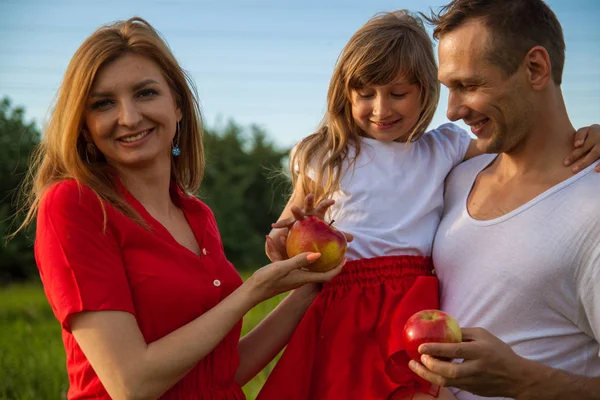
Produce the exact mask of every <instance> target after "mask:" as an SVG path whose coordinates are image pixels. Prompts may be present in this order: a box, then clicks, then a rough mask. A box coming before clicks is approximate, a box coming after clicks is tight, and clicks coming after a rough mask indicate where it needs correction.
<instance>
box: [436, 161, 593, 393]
mask: <svg viewBox="0 0 600 400" xmlns="http://www.w3.org/2000/svg"><path fill="white" fill-rule="evenodd" d="M495 157H496V156H495V155H483V156H480V157H476V158H474V159H472V160H469V161H467V162H465V163H462V164H461V165H460V166H458V167H457V168H455V169H454V171H453V172H452V173H451V174H450V176H449V177H448V180H447V184H446V195H445V202H446V208H445V212H444V217H443V219H442V222H441V224H440V227H439V230H438V232H437V235H436V238H435V242H434V248H433V261H434V265H435V269H436V272H437V275H438V278H439V280H440V289H441V299H440V300H441V308H442V310H444V311H446V312H448V313H450V314H451V315H453V316H454V317H455V318H456V319H457V320H458V322H459V324H460V325H461V326H463V327H482V328H485V329H487V330H488V331H490V332H491V333H492V334H494V335H496V336H498V337H499V338H500V339H501V340H503V341H504V342H506V343H507V344H509V345H510V346H511V347H512V349H513V350H514V351H515V352H516V353H517V354H519V355H521V356H523V357H525V358H528V359H530V360H533V361H536V362H539V363H542V364H545V365H547V366H550V367H553V368H557V369H561V370H564V371H568V372H571V373H573V374H578V375H582V376H588V377H597V376H600V358H599V356H600V354H599V345H598V343H599V341H600V175H598V174H596V173H595V172H594V171H593V168H594V166H590V167H588V168H587V169H585V170H584V171H582V172H580V173H578V174H576V175H574V176H573V177H571V178H570V179H568V180H566V181H563V182H561V183H560V184H558V185H556V186H554V187H553V188H551V189H549V190H547V191H546V192H544V193H542V194H540V195H539V196H537V197H536V198H535V199H533V200H531V201H530V202H528V203H526V204H524V205H522V206H521V207H519V208H517V209H516V210H514V211H512V212H509V213H508V214H506V215H504V216H502V217H499V218H496V219H493V220H488V221H478V220H475V219H473V218H471V216H470V215H469V214H468V212H467V209H466V204H467V197H468V194H469V193H470V190H471V188H472V185H473V183H474V181H475V178H476V177H477V175H478V174H479V172H480V171H481V170H483V169H484V168H485V167H486V166H487V165H489V163H491V162H492V161H493V160H494V158H495ZM596 164H597V163H596ZM456 397H457V398H458V399H459V400H466V399H469V400H472V399H480V397H478V396H475V395H472V394H470V393H466V392H463V391H457V392H456Z"/></svg>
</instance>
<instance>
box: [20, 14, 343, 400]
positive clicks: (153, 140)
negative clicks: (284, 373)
mask: <svg viewBox="0 0 600 400" xmlns="http://www.w3.org/2000/svg"><path fill="white" fill-rule="evenodd" d="M200 122H201V118H200V111H199V107H198V102H197V99H196V97H195V95H194V93H193V91H192V90H191V89H190V84H189V83H188V81H187V78H186V75H185V74H184V72H183V71H182V69H181V68H180V67H179V65H178V63H177V61H176V60H175V59H174V57H173V55H172V54H171V52H170V51H169V49H168V47H167V45H166V44H165V43H164V42H163V41H162V40H161V38H160V36H159V35H158V33H157V32H156V31H155V30H154V29H153V28H152V27H151V26H150V25H149V24H148V23H147V22H146V21H144V20H142V19H139V18H133V19H130V20H128V21H125V22H119V23H116V24H114V25H110V26H105V27H102V28H100V29H99V30H97V31H96V32H95V33H94V34H92V35H91V36H90V37H89V38H88V39H87V40H86V41H85V42H84V43H83V44H82V45H81V47H80V48H79V49H78V50H77V52H76V53H75V55H74V57H73V59H72V60H71V62H70V64H69V66H68V69H67V72H66V74H65V78H64V81H63V83H62V86H61V88H60V91H59V94H58V97H57V102H56V107H55V109H54V111H53V113H52V117H51V119H50V123H49V125H48V128H47V130H46V132H45V133H44V136H43V138H42V143H41V146H40V148H39V151H38V155H37V159H36V160H37V161H36V162H35V163H34V164H33V167H32V172H31V179H32V181H31V185H32V186H31V193H30V195H31V196H30V201H31V203H30V204H29V206H30V208H29V213H28V216H27V219H26V221H25V224H24V225H26V224H27V223H29V222H31V221H32V220H33V219H34V218H36V219H37V231H36V242H35V256H36V261H37V265H38V268H39V271H40V275H41V279H42V282H43V284H44V290H45V292H46V295H47V297H48V300H49V302H50V304H51V306H52V309H53V311H54V313H55V315H56V318H57V319H58V321H59V322H60V324H61V326H62V336H63V341H64V346H65V350H66V355H67V371H68V376H69V382H70V389H69V393H68V398H69V399H83V398H87V399H89V398H94V399H110V398H115V399H129V398H140V399H150V398H152V399H155V398H159V397H160V398H162V399H213V400H214V399H242V398H244V394H243V392H242V390H241V388H240V387H241V385H243V384H244V383H246V382H247V381H248V380H249V379H251V378H252V377H253V376H254V375H255V374H256V373H257V372H259V371H260V370H261V369H262V368H263V367H264V366H265V365H266V364H267V363H268V362H269V361H270V360H271V359H272V358H273V357H274V356H275V355H276V354H277V353H278V352H279V351H280V350H281V349H282V347H283V346H284V345H285V343H286V342H287V341H288V340H289V338H290V337H291V334H292V332H293V330H294V328H295V327H296V325H297V324H298V322H299V320H300V319H301V317H302V315H303V314H304V312H305V311H306V309H307V308H308V306H309V305H310V303H311V302H312V300H313V299H314V297H315V296H316V293H317V290H316V285H315V284H314V283H318V282H325V281H327V280H329V279H331V278H332V277H333V276H335V275H336V274H337V273H338V272H339V271H340V270H341V265H340V266H338V267H337V268H336V269H335V270H334V271H332V272H329V273H325V274H321V273H311V272H308V271H306V270H303V269H302V267H303V266H305V265H307V264H308V263H310V262H312V261H314V260H316V259H317V258H318V257H319V254H318V253H305V254H302V255H299V256H297V257H295V258H293V259H290V260H285V261H282V260H276V262H275V263H273V264H270V265H267V266H266V267H263V268H261V269H260V270H258V271H257V272H256V273H255V274H254V275H252V276H251V277H250V278H249V279H248V280H246V282H244V283H242V280H241V279H240V276H239V275H238V274H237V272H236V271H235V269H234V268H233V266H232V265H231V264H230V263H229V262H228V261H227V259H226V258H225V255H224V253H223V245H222V242H221V238H220V236H219V232H218V229H217V225H216V222H215V218H214V215H213V213H212V212H211V210H210V209H209V208H208V207H207V206H206V205H205V204H204V203H202V202H201V201H200V200H198V199H197V198H195V197H194V196H192V193H195V192H196V191H197V190H198V187H199V185H200V181H201V179H202V173H203V168H204V157H203V148H202V140H201V132H202V128H201V124H200ZM306 283H312V284H308V285H305V284H306ZM296 288H297V290H295V291H294V292H292V293H291V294H290V295H289V296H288V297H287V298H286V299H285V300H284V301H283V302H282V303H281V304H280V306H279V307H278V308H277V309H276V310H274V311H273V313H271V315H270V316H269V317H267V318H266V319H265V320H264V321H263V322H262V323H261V324H260V325H259V326H258V327H256V328H255V329H254V330H253V331H252V332H251V333H249V334H248V335H246V336H244V338H242V339H241V340H240V338H239V336H240V329H241V319H242V317H243V315H244V314H245V313H246V312H247V311H249V310H250V309H251V308H252V307H253V306H254V305H256V304H257V303H259V302H261V301H263V300H265V299H267V298H270V297H272V296H274V295H276V294H278V293H282V292H285V291H288V290H291V289H296ZM267 333H268V334H267Z"/></svg>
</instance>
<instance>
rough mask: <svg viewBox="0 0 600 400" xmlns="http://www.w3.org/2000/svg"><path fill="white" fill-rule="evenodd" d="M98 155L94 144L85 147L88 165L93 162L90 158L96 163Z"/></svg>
mask: <svg viewBox="0 0 600 400" xmlns="http://www.w3.org/2000/svg"><path fill="white" fill-rule="evenodd" d="M97 156H98V154H97V153H96V145H95V144H94V143H92V142H88V143H87V145H86V146H85V160H86V161H87V162H88V164H91V163H92V162H93V161H90V157H91V158H92V160H94V161H96V157H97Z"/></svg>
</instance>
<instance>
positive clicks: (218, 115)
mask: <svg viewBox="0 0 600 400" xmlns="http://www.w3.org/2000/svg"><path fill="white" fill-rule="evenodd" d="M547 2H548V4H549V5H550V7H552V9H553V10H554V12H555V13H556V14H557V16H558V18H559V20H560V22H561V23H562V26H563V30H564V34H565V40H566V44H567V59H566V65H565V71H564V75H563V93H564V96H565V99H566V103H567V108H568V110H569V115H570V117H571V120H572V122H573V124H574V125H575V126H576V127H581V126H585V125H589V124H592V123H597V122H600V68H599V66H600V28H599V24H600V23H599V21H600V2H599V1H597V0H569V1H567V0H548V1H547ZM443 4H445V1H439V0H431V1H419V0H406V1H388V0H370V1H364V0H362V1H355V0H304V1H298V0H294V1H283V0H281V1H277V0H271V1H265V0H256V1H244V0H238V1H231V0H219V1H216V0H214V1H207V0H196V1H193V0H170V1H168V0H138V1H134V0H131V1H127V0H104V1H102V2H91V1H85V0H56V1H48V0H46V1H37V0H0V37H1V40H0V234H2V236H4V235H5V234H7V233H8V232H9V231H10V229H11V226H12V227H13V228H14V220H13V219H12V216H13V215H14V213H15V211H16V208H15V200H16V197H15V194H16V192H15V190H16V188H17V186H18V184H19V183H20V182H21V181H22V179H23V177H24V172H25V169H26V166H27V159H28V155H29V152H30V151H31V148H32V146H34V145H35V144H36V143H37V142H38V140H39V137H40V134H41V132H42V131H43V127H44V124H45V123H46V120H47V116H48V114H49V110H50V109H51V107H52V102H53V100H54V96H55V94H56V92H57V90H58V87H59V85H60V83H61V80H62V76H63V74H64V71H65V69H66V67H67V64H68V62H69V60H70V58H71V56H72V55H73V53H74V52H75V50H76V49H77V47H78V46H79V45H80V44H81V43H82V41H83V40H84V39H85V38H86V37H87V36H89V35H90V34H91V33H92V32H93V31H94V30H95V29H96V28H97V27H99V26H100V25H103V24H106V23H110V22H113V21H116V20H121V19H127V18H130V17H132V16H140V17H142V18H145V19H146V20H148V21H149V22H150V23H151V24H153V25H154V27H155V28H157V29H158V30H159V31H160V32H161V33H162V34H163V36H164V38H165V39H166V41H167V42H168V43H169V45H170V47H171V49H172V50H173V53H174V54H175V56H176V57H177V59H178V60H179V62H180V63H181V65H182V66H183V67H184V69H186V70H187V71H188V72H189V73H190V75H191V76H192V78H193V80H194V81H195V83H196V86H197V89H198V94H199V97H200V101H201V105H202V111H203V114H204V117H205V123H206V127H207V136H206V149H207V162H208V165H207V174H206V179H205V181H204V182H203V185H202V188H201V191H200V193H199V195H200V196H201V198H202V199H203V200H204V201H205V202H207V203H208V204H209V205H210V206H211V207H212V208H213V210H214V211H215V215H216V217H217V221H218V223H219V227H220V230H221V233H222V236H223V240H224V245H225V251H226V253H227V256H228V257H229V259H230V260H231V261H232V262H233V263H234V264H235V265H236V267H237V268H238V269H239V270H240V271H241V272H242V274H243V275H245V276H246V275H247V274H248V273H250V272H251V271H252V270H254V269H255V268H257V267H260V266H262V265H264V264H265V263H267V259H266V257H265V256H264V254H263V246H264V235H265V234H266V233H267V232H268V230H269V227H270V223H271V222H272V221H275V220H276V219H277V217H278V215H279V213H280V211H281V209H282V207H283V205H284V204H285V201H286V196H287V194H288V193H289V190H290V188H289V182H288V181H287V179H286V177H285V176H284V175H282V174H280V173H278V171H281V169H282V166H283V165H285V161H286V156H287V153H288V151H289V149H290V147H291V146H293V145H294V144H295V143H296V142H297V141H299V140H300V139H301V138H302V137H304V136H305V135H307V134H309V133H312V132H313V131H314V129H315V128H316V126H317V125H318V123H319V121H320V120H321V118H322V116H323V113H324V110H325V100H326V93H327V86H328V83H329V78H330V76H331V73H332V70H333V67H334V64H335V62H336V59H337V57H338V54H339V52H340V51H341V49H342V47H343V46H344V45H345V43H346V42H347V40H348V39H349V38H350V36H351V35H352V34H353V33H354V32H355V31H356V30H357V29H358V28H359V27H360V26H361V25H362V24H364V23H365V22H366V21H367V19H368V18H369V17H371V16H372V15H374V14H375V13H378V12H383V11H392V10H395V9H398V8H407V9H409V10H412V11H423V12H426V11H428V10H429V8H433V9H437V8H438V7H439V6H441V5H443ZM446 99H447V91H446V90H445V89H444V88H443V89H442V95H441V100H440V104H439V108H438V111H437V113H436V115H435V118H434V120H433V123H432V127H435V126H437V125H440V124H442V123H444V122H446V117H445V111H446ZM32 235H33V231H29V232H28V233H27V234H24V235H19V236H18V237H17V238H16V239H15V240H13V241H11V242H9V243H8V244H6V245H5V243H4V242H2V245H0V326H1V327H2V329H0V399H11V400H12V399H57V398H61V397H64V396H65V392H66V389H67V385H66V376H65V373H64V351H63V349H62V344H61V342H60V328H59V326H58V324H57V323H56V322H55V321H54V318H53V316H52V313H51V311H50V309H49V307H48V305H47V302H46V300H45V298H44V294H43V291H42V289H41V287H40V286H39V283H38V277H37V270H36V267H35V265H34V263H33V252H32V240H31V237H32ZM278 300H279V299H275V300H273V301H271V302H268V303H264V304H262V305H260V306H259V307H257V309H255V310H253V312H252V313H250V314H249V316H248V318H246V319H245V321H244V322H245V323H244V331H247V330H248V329H250V328H251V327H252V326H254V324H255V323H256V322H258V321H259V320H260V319H261V318H262V316H263V315H264V314H265V313H266V312H268V311H269V310H270V309H271V308H272V307H274V306H275V305H276V304H277V302H278ZM270 368H271V366H269V367H268V368H267V369H266V370H265V371H263V372H262V373H261V375H260V376H259V377H257V378H256V379H255V380H254V381H252V382H251V383H250V384H248V385H247V386H246V387H245V388H244V389H245V391H246V393H247V395H248V397H249V398H254V395H255V393H256V392H257V391H258V389H259V388H260V386H261V384H262V382H263V381H264V378H265V377H266V376H267V374H268V372H269V371H270Z"/></svg>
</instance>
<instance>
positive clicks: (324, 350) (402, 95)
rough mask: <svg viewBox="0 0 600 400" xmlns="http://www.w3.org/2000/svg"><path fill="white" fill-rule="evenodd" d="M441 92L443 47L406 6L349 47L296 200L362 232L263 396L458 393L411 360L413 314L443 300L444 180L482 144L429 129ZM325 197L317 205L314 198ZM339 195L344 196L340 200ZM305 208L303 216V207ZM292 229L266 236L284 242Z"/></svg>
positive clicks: (301, 164)
mask: <svg viewBox="0 0 600 400" xmlns="http://www.w3.org/2000/svg"><path fill="white" fill-rule="evenodd" d="M438 97H439V84H438V80H437V69H436V64H435V58H434V54H433V46H432V43H431V40H430V39H429V36H428V34H427V33H426V31H425V30H424V28H423V25H422V23H421V21H420V20H419V19H417V18H415V17H413V16H411V15H409V14H408V13H407V12H404V11H399V12H393V13H388V14H385V15H381V16H378V17H375V18H373V19H371V20H370V21H369V22H368V23H367V24H366V25H364V26H363V27H362V28H361V29H359V30H358V32H356V33H355V34H354V36H352V38H351V39H350V41H349V43H348V44H347V45H346V47H345V48H344V50H343V51H342V54H341V56H340V58H339V61H338V63H337V66H336V68H335V70H334V74H333V77H332V79H331V83H330V87H329V93H328V112H327V117H326V119H325V120H324V121H323V123H322V127H321V128H320V129H319V130H318V132H317V133H315V134H313V135H310V136H308V137H307V138H305V139H304V140H303V141H301V142H300V143H299V145H298V146H297V147H296V148H295V149H294V151H293V153H292V156H291V162H290V165H291V167H292V168H291V170H292V177H293V182H294V193H293V195H292V197H291V199H290V201H289V203H288V205H287V207H286V208H285V210H284V211H283V214H282V216H281V220H280V222H279V223H278V224H275V225H274V227H279V228H281V227H285V226H287V225H288V223H289V222H290V217H292V210H294V213H293V214H294V216H296V218H301V216H302V213H300V212H299V211H298V209H297V208H296V207H302V206H303V204H304V202H305V194H308V193H315V194H316V196H315V198H314V199H313V198H312V196H310V195H309V196H310V197H307V199H306V204H304V206H305V209H304V211H305V212H306V213H313V214H317V215H320V216H321V217H323V216H324V214H325V211H326V210H327V208H328V207H329V206H331V207H330V208H329V209H328V210H327V212H328V217H329V219H331V220H334V221H335V225H336V226H337V228H338V229H340V230H342V231H344V232H346V233H349V234H351V235H352V236H353V237H354V240H353V241H352V242H351V243H349V247H348V251H347V257H348V260H349V261H348V263H347V264H346V266H345V268H344V271H343V272H342V273H341V274H340V275H338V276H337V277H335V278H334V279H332V280H331V281H330V282H328V283H326V284H324V286H323V289H322V291H321V292H320V294H319V295H318V296H317V298H316V300H315V301H314V302H313V304H312V306H311V308H310V309H309V310H308V311H307V313H306V315H305V316H304V318H303V320H302V322H301V323H300V325H299V326H298V328H297V330H296V332H295V334H294V336H293V337H292V339H291V341H290V342H289V344H288V347H287V349H286V350H285V352H284V354H283V356H282V358H281V360H280V361H279V363H278V364H277V366H276V367H275V369H274V370H273V372H272V373H271V376H270V377H269V379H268V381H267V382H266V384H265V385H264V387H263V390H262V392H261V393H260V395H259V397H258V399H259V400H271V399H286V400H289V399H297V400H300V399H302V400H313V399H318V400H324V399H331V400H333V399H336V400H337V399H392V398H393V399H396V398H397V399H402V398H413V399H426V398H432V397H438V396H439V397H440V398H443V399H451V398H454V397H453V396H452V394H451V393H450V391H448V390H447V389H445V388H443V389H442V390H441V391H440V390H439V389H440V388H438V387H433V386H432V385H431V384H429V383H427V382H425V381H423V380H421V379H420V378H419V377H417V376H416V375H415V374H413V373H412V372H411V371H410V370H409V369H408V361H409V360H408V357H407V356H406V354H405V352H404V351H403V350H404V346H403V343H402V340H401V337H402V331H403V327H404V324H405V322H406V320H407V319H408V317H410V316H411V315H412V314H413V313H415V312H417V311H419V310H423V309H429V308H438V282H437V278H436V277H435V274H434V270H433V265H432V262H431V258H430V256H431V249H432V242H433V238H434V235H435V232H436V230H437V227H438V224H439V222H440V218H441V215H442V210H443V194H444V180H445V178H446V175H447V174H448V173H449V172H450V170H451V169H452V168H453V167H454V166H456V165H457V164H458V163H460V162H462V161H464V160H466V159H469V158H471V157H473V156H475V155H477V154H478V151H477V149H476V148H475V146H474V141H472V140H471V138H470V137H469V135H468V134H467V132H465V131H463V130H462V129H460V128H458V127H457V126H456V125H453V124H445V125H442V126H440V127H439V128H437V129H434V130H432V131H429V132H427V133H426V132H425V129H426V128H427V126H428V125H429V124H430V122H431V120H432V118H433V114H434V112H435V109H436V105H437V102H438ZM323 199H332V200H333V201H331V200H324V201H321V203H320V205H319V206H318V207H317V208H316V209H313V201H315V200H316V201H318V200H323ZM332 204H333V205H332ZM298 215H300V217H298ZM284 233H285V231H284V230H283V229H274V230H273V231H272V232H271V234H270V236H269V237H268V238H267V245H268V247H271V246H273V245H277V246H279V249H278V251H279V252H284V250H283V248H282V245H283V242H282V241H280V240H279V236H280V235H281V234H284Z"/></svg>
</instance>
